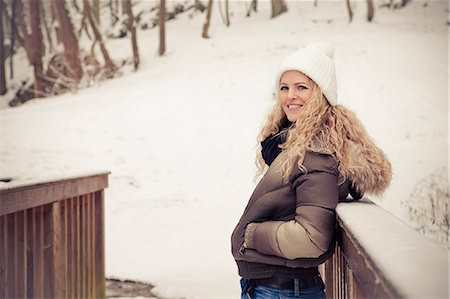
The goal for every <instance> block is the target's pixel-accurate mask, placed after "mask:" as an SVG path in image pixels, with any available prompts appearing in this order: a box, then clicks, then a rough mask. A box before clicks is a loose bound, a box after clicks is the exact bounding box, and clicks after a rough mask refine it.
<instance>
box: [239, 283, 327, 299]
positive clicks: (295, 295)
mask: <svg viewBox="0 0 450 299" xmlns="http://www.w3.org/2000/svg"><path fill="white" fill-rule="evenodd" d="M249 283H250V281H249V280H247V279H244V278H242V279H241V299H326V298H327V296H326V295H325V291H324V288H325V286H324V284H323V283H320V284H318V285H316V286H313V287H311V288H307V289H298V290H290V289H287V290H282V289H276V288H271V287H265V286H256V287H255V288H254V289H253V292H252V293H253V294H249V293H248V292H246V291H247V289H248V287H249ZM251 295H253V296H251Z"/></svg>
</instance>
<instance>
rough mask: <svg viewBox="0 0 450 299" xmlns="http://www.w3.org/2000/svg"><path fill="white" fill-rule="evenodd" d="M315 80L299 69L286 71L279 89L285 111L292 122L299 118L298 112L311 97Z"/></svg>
mask: <svg viewBox="0 0 450 299" xmlns="http://www.w3.org/2000/svg"><path fill="white" fill-rule="evenodd" d="M312 89H313V82H312V80H311V79H309V78H308V77H307V76H306V75H305V74H303V73H301V72H299V71H287V72H284V73H283V75H282V76H281V79H280V85H279V90H278V95H279V100H280V104H281V107H283V111H284V113H285V114H286V116H287V118H288V120H289V121H291V122H295V121H297V119H298V113H299V111H300V110H301V109H302V108H303V106H304V105H305V104H306V102H307V101H308V100H309V99H310V98H311V95H312Z"/></svg>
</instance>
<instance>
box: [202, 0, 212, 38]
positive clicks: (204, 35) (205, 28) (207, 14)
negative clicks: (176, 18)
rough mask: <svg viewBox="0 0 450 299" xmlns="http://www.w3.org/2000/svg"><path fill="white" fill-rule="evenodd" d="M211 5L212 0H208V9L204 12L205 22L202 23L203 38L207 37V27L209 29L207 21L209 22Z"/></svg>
mask: <svg viewBox="0 0 450 299" xmlns="http://www.w3.org/2000/svg"><path fill="white" fill-rule="evenodd" d="M212 6H213V0H209V1H208V10H207V13H206V20H205V24H204V25H203V33H202V37H203V38H209V35H208V29H209V23H210V22H211V12H212Z"/></svg>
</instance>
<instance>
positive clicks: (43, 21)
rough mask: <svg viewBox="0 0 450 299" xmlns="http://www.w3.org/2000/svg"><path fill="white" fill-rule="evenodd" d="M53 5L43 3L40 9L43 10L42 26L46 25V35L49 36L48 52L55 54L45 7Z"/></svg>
mask: <svg viewBox="0 0 450 299" xmlns="http://www.w3.org/2000/svg"><path fill="white" fill-rule="evenodd" d="M46 4H48V5H51V3H49V2H47V1H44V2H42V5H40V9H41V20H42V22H41V23H42V24H43V25H44V29H45V35H46V36H47V41H48V51H49V53H53V52H54V46H53V39H52V35H51V32H50V29H49V28H48V25H47V18H46V15H45V5H46Z"/></svg>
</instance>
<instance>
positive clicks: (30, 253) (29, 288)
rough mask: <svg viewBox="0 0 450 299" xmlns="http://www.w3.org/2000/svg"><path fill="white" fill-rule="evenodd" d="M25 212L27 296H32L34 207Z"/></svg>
mask: <svg viewBox="0 0 450 299" xmlns="http://www.w3.org/2000/svg"><path fill="white" fill-rule="evenodd" d="M26 211H27V214H26V217H27V238H26V240H27V247H26V255H27V263H26V267H27V297H28V298H34V297H36V296H35V295H34V278H33V274H34V273H33V263H34V262H33V259H34V257H33V252H34V246H35V244H34V243H33V240H34V229H35V223H34V213H35V212H34V209H28V210H26Z"/></svg>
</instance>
